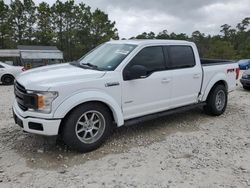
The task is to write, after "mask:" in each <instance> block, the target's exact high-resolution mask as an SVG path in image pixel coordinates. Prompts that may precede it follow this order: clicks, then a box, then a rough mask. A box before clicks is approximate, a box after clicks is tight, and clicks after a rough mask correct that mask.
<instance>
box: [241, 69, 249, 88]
mask: <svg viewBox="0 0 250 188" xmlns="http://www.w3.org/2000/svg"><path fill="white" fill-rule="evenodd" d="M240 82H241V84H242V85H243V88H244V89H247V90H249V89H250V70H246V71H245V72H244V73H243V75H242V78H241V79H240Z"/></svg>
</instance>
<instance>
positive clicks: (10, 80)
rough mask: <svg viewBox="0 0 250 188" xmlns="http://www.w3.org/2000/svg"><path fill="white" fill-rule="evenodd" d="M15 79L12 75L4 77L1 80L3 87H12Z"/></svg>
mask: <svg viewBox="0 0 250 188" xmlns="http://www.w3.org/2000/svg"><path fill="white" fill-rule="evenodd" d="M14 80H15V78H14V77H13V76H12V75H4V76H3V77H2V79H1V81H2V83H3V84H4V85H12V84H13V83H14Z"/></svg>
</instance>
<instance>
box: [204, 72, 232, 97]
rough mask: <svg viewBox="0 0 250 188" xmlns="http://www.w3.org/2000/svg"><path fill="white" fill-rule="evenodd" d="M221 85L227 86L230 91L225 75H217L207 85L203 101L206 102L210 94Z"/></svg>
mask: <svg viewBox="0 0 250 188" xmlns="http://www.w3.org/2000/svg"><path fill="white" fill-rule="evenodd" d="M219 84H221V85H223V86H225V88H226V90H227V91H228V84H227V81H226V76H225V75H217V76H216V77H214V78H213V79H212V80H211V81H210V82H209V84H208V85H207V87H206V89H205V92H204V95H203V98H202V100H203V101H206V100H207V97H208V96H209V94H210V92H211V91H212V90H213V88H214V87H215V86H217V85H219Z"/></svg>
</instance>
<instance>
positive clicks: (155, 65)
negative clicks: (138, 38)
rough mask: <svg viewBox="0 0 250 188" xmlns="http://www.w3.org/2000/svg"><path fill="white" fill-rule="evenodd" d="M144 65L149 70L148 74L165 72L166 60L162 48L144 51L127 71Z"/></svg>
mask: <svg viewBox="0 0 250 188" xmlns="http://www.w3.org/2000/svg"><path fill="white" fill-rule="evenodd" d="M134 65H142V66H144V67H145V68H146V69H147V74H148V75H149V74H151V73H153V72H156V71H161V70H165V60H164V55H163V49H162V47H161V46H153V47H146V48H144V49H142V50H141V51H140V52H139V53H138V54H137V55H136V56H135V57H134V58H133V59H132V60H131V62H130V63H129V64H128V66H127V67H126V69H127V70H129V68H130V67H131V66H134Z"/></svg>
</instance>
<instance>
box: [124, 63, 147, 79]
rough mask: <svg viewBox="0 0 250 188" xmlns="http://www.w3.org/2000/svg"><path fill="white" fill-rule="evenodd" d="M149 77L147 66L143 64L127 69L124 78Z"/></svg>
mask: <svg viewBox="0 0 250 188" xmlns="http://www.w3.org/2000/svg"><path fill="white" fill-rule="evenodd" d="M145 77H147V68H146V67H144V66H142V65H133V66H131V67H130V68H129V69H127V70H125V75H124V79H125V80H134V79H140V78H145Z"/></svg>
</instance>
